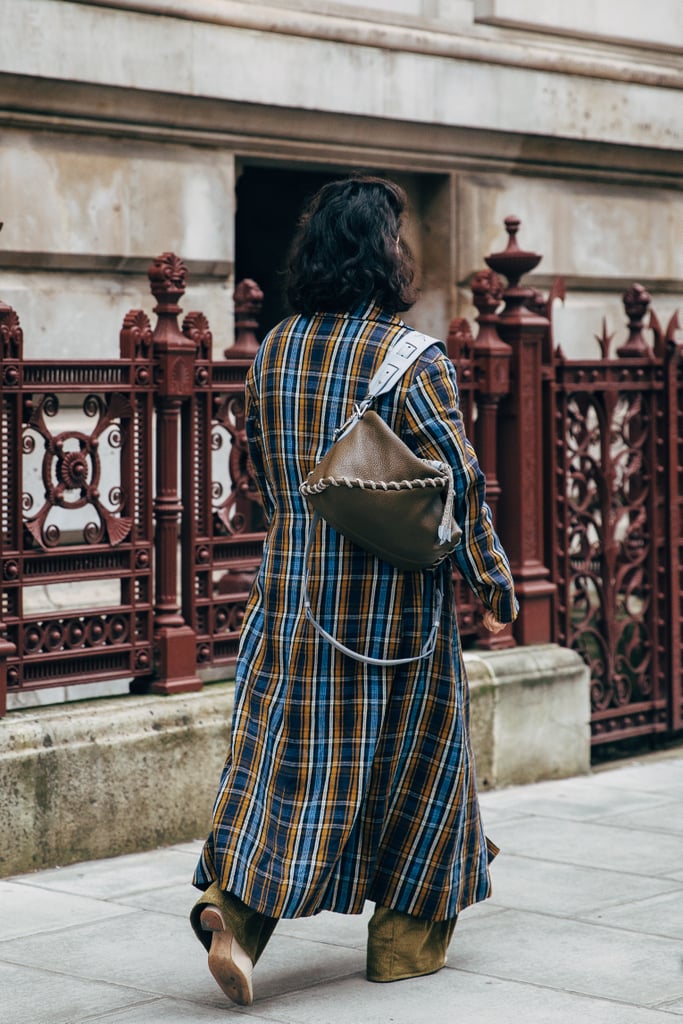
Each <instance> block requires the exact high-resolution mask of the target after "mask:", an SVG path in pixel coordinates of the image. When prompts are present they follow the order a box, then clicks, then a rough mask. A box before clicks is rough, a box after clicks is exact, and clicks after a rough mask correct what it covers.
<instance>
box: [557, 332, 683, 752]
mask: <svg viewBox="0 0 683 1024" xmlns="http://www.w3.org/2000/svg"><path fill="white" fill-rule="evenodd" d="M601 342H602V347H603V355H604V358H603V359H600V360H594V361H585V362H574V361H571V362H570V361H567V360H565V359H564V357H563V356H562V354H561V353H559V354H558V358H557V363H556V376H555V403H556V418H557V426H558V433H557V444H556V453H555V454H556V459H555V466H556V488H557V490H556V513H557V514H556V527H555V536H554V545H555V552H554V559H553V561H554V564H555V566H556V572H557V580H556V582H557V583H558V588H559V592H558V617H557V621H558V637H557V639H558V641H559V642H560V643H561V644H564V645H566V646H569V647H573V648H575V649H576V650H577V651H579V653H580V654H581V655H582V657H583V658H584V659H585V661H586V662H587V664H588V666H589V668H590V672H591V701H592V739H593V743H594V744H600V743H605V742H607V741H612V740H617V739H626V738H629V737H633V736H638V735H644V734H652V733H657V732H665V731H667V730H668V729H669V728H670V707H669V672H670V663H669V659H668V650H667V648H668V642H667V641H666V640H665V639H664V637H663V629H665V628H666V624H667V622H668V620H669V615H670V606H669V592H668V591H669V588H668V584H667V581H666V580H665V579H663V568H664V567H666V566H667V564H668V559H669V552H668V540H669V538H668V530H667V522H666V519H667V516H666V510H665V508H664V503H665V501H666V494H667V487H666V469H665V466H666V449H667V443H668V436H667V430H666V422H665V419H666V417H665V409H666V395H665V365H664V362H663V360H662V359H661V358H657V357H655V355H654V353H652V352H650V353H649V356H648V358H642V356H635V357H634V356H633V355H632V354H629V355H627V356H626V357H622V358H618V359H609V358H607V346H608V344H609V339H608V338H607V337H606V336H603V339H601ZM664 572H665V570H664ZM678 605H679V606H680V595H679V601H678ZM674 642H676V641H675V638H674ZM678 642H679V644H680V639H679V641H678Z"/></svg>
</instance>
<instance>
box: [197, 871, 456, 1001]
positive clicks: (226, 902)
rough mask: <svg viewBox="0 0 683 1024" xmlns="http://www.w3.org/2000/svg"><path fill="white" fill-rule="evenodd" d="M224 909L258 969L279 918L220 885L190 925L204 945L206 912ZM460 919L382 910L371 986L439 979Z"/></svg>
mask: <svg viewBox="0 0 683 1024" xmlns="http://www.w3.org/2000/svg"><path fill="white" fill-rule="evenodd" d="M206 906H213V907H218V908H219V910H220V911H221V913H222V915H223V919H224V920H225V923H226V924H227V925H228V927H229V928H231V929H232V931H233V933H234V935H235V938H236V939H237V941H238V942H239V944H240V946H241V947H242V949H243V950H244V951H245V953H246V954H247V956H248V957H249V958H250V959H251V961H252V962H253V963H254V964H255V963H256V962H257V960H258V959H259V957H260V956H261V954H262V953H263V950H264V949H265V948H266V945H267V944H268V940H269V939H270V937H271V935H272V934H273V931H274V930H275V925H276V924H277V922H278V918H276V917H267V916H266V915H265V914H260V913H259V912H258V911H257V910H252V909H251V908H250V907H248V906H247V905H246V904H245V903H242V901H241V900H240V899H238V898H237V897H236V896H233V895H232V893H229V892H224V891H223V890H222V889H219V887H218V886H217V885H216V883H215V882H214V884H213V885H211V886H210V887H209V888H208V889H207V890H206V892H204V893H202V895H201V896H200V898H199V899H198V900H197V902H196V903H195V905H194V907H193V908H192V911H191V913H190V923H191V925H192V928H193V929H194V932H195V934H196V936H197V938H198V939H199V941H200V942H201V943H202V944H203V945H204V947H205V948H206V949H207V951H208V949H209V948H210V946H211V932H206V931H204V929H203V928H202V927H201V925H200V923H199V918H200V915H201V912H202V910H203V908H204V907H206ZM455 923H456V918H452V919H451V920H449V921H425V920H423V919H422V918H419V917H412V916H411V915H410V914H403V913H401V912H400V911H398V910H390V909H389V908H388V907H376V909H375V912H374V914H373V915H372V917H371V918H370V922H369V924H368V947H367V977H368V981H401V980H402V979H404V978H416V977H418V976H419V975H422V974H433V973H434V972H435V971H438V970H440V968H442V967H443V966H444V964H445V962H446V950H447V949H448V944H449V942H450V941H451V938H452V936H453V930H454V929H455Z"/></svg>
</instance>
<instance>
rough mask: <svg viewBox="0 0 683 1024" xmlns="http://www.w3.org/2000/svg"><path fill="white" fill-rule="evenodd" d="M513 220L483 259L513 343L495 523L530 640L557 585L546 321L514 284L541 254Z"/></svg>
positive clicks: (542, 631)
mask: <svg viewBox="0 0 683 1024" xmlns="http://www.w3.org/2000/svg"><path fill="white" fill-rule="evenodd" d="M519 226H520V221H519V219H518V218H517V217H506V218H505V229H506V231H507V233H508V236H509V237H508V244H507V248H506V249H505V251H504V252H499V253H492V254H491V255H490V256H487V257H486V263H487V265H488V266H489V267H490V268H491V269H492V270H493V271H495V272H496V273H500V274H503V275H504V276H505V277H506V278H507V281H508V287H507V289H506V290H505V292H504V294H503V298H504V299H505V308H504V310H503V311H502V313H501V314H500V317H499V318H498V325H497V326H498V333H499V335H500V337H501V338H502V339H503V341H504V342H507V344H509V345H510V347H511V349H512V358H511V367H510V369H511V380H512V387H511V391H510V393H509V394H508V395H507V396H505V397H503V399H502V401H501V406H500V413H501V419H500V433H499V445H500V446H499V453H500V454H499V459H498V465H499V478H500V484H501V492H502V495H501V502H500V516H499V524H500V534H501V539H502V540H503V543H504V545H505V548H506V550H507V552H508V555H509V557H510V562H511V565H512V572H513V575H514V579H515V590H516V593H517V596H518V598H519V605H520V611H519V618H518V620H517V622H516V623H515V638H516V639H517V642H518V643H520V644H533V643H544V642H547V641H549V640H552V621H553V618H552V611H553V602H554V595H555V591H556V587H555V584H554V583H552V582H551V580H550V572H549V570H548V568H547V567H546V566H545V565H544V564H543V552H544V547H545V546H544V528H543V523H544V516H543V457H542V431H543V402H542V345H543V341H544V338H545V337H546V334H547V331H548V329H549V321H548V319H547V317H544V316H540V315H539V314H537V313H532V312H531V311H530V310H529V309H528V308H527V305H526V303H527V300H528V299H531V298H533V294H534V292H533V289H532V288H525V287H520V285H519V281H520V279H521V277H522V275H523V274H526V273H528V272H529V271H530V270H533V269H534V267H536V266H537V265H538V263H540V261H541V258H542V257H541V256H540V255H539V254H538V253H533V252H524V251H522V250H521V249H520V248H519V246H518V244H517V238H516V236H517V231H518V230H519Z"/></svg>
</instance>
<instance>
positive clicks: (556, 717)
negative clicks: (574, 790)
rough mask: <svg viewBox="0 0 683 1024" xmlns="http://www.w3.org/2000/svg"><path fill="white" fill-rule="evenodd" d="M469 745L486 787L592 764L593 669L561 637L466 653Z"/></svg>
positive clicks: (576, 770) (569, 772)
mask: <svg viewBox="0 0 683 1024" xmlns="http://www.w3.org/2000/svg"><path fill="white" fill-rule="evenodd" d="M465 665H466V667H467V676H468V679H469V684H470V697H471V705H472V746H473V748H474V751H475V755H476V759H477V777H478V779H479V785H480V786H481V787H482V788H487V787H500V786H512V785H518V784H523V783H528V782H539V781H541V780H542V779H559V778H564V777H567V776H570V775H580V774H582V773H584V772H587V771H589V769H590V676H589V671H588V668H587V666H586V665H585V663H584V662H583V661H582V659H581V658H580V656H579V655H578V654H577V653H576V651H572V650H569V649H568V648H566V647H558V646H557V645H556V644H539V645H537V646H532V647H515V648H511V649H510V650H504V651H492V652H490V653H484V652H482V651H476V652H466V654H465Z"/></svg>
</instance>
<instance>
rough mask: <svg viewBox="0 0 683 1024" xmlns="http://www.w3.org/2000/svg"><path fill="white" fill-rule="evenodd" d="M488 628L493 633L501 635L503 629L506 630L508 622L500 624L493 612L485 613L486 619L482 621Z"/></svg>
mask: <svg viewBox="0 0 683 1024" xmlns="http://www.w3.org/2000/svg"><path fill="white" fill-rule="evenodd" d="M481 621H482V622H483V623H484V625H485V626H486V628H487V629H488V630H489V632H491V633H500V631H501V629H505V627H506V626H507V622H499V621H498V619H497V618H496V617H495V615H494V614H493V612H488V611H486V612H484V617H483V619H482V620H481Z"/></svg>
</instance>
